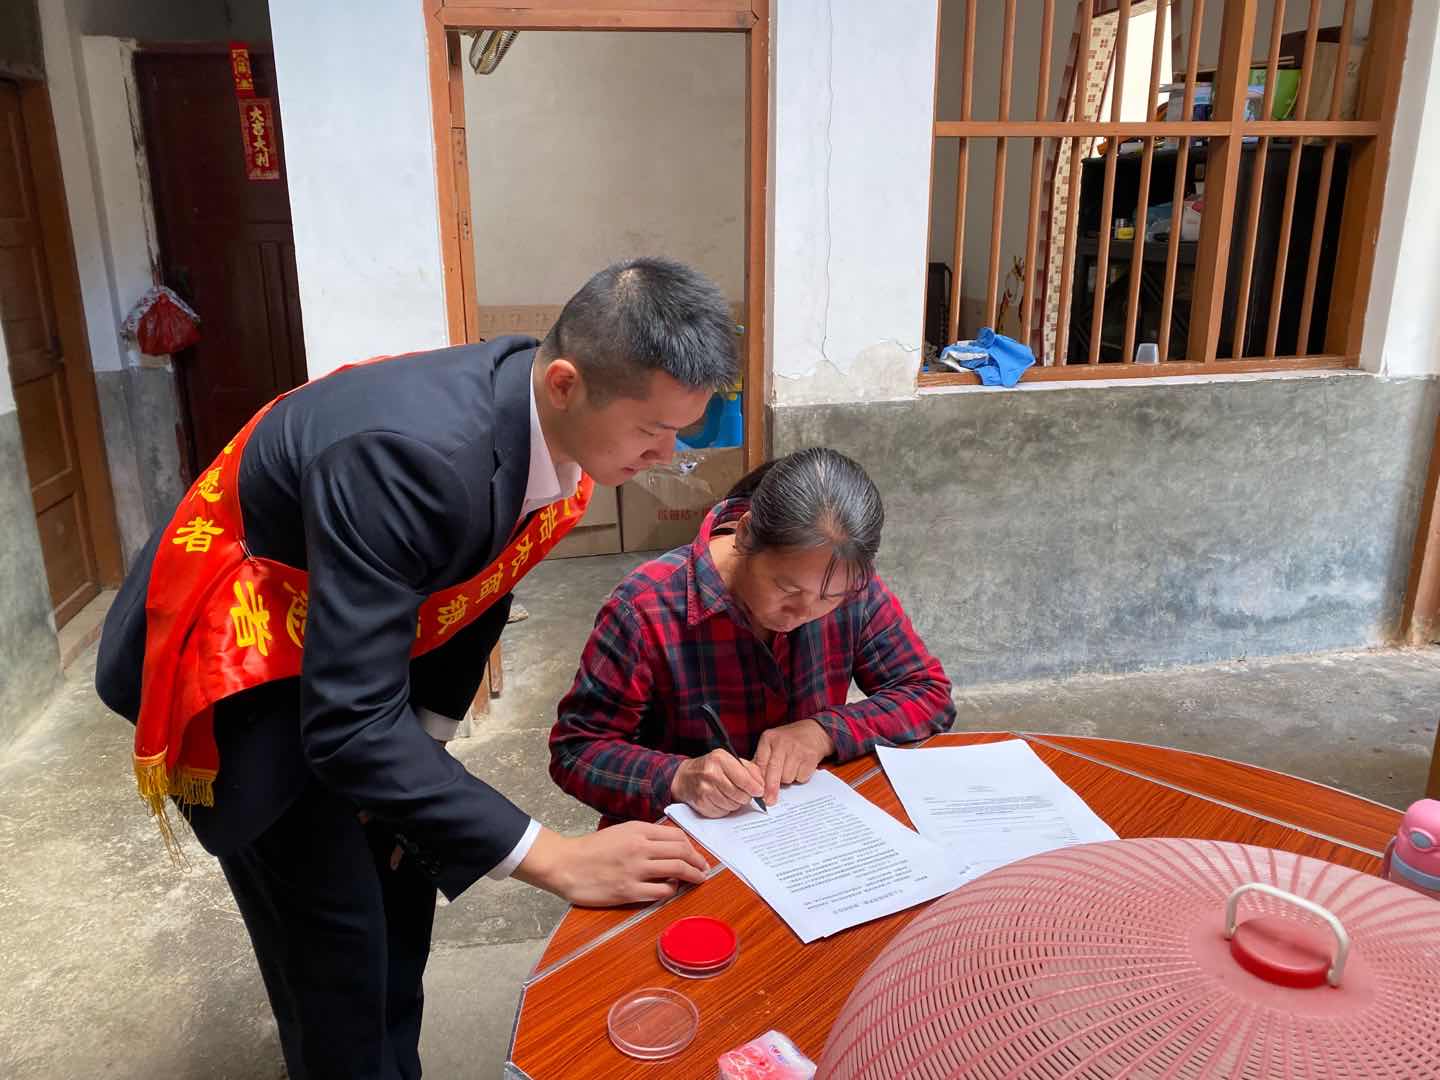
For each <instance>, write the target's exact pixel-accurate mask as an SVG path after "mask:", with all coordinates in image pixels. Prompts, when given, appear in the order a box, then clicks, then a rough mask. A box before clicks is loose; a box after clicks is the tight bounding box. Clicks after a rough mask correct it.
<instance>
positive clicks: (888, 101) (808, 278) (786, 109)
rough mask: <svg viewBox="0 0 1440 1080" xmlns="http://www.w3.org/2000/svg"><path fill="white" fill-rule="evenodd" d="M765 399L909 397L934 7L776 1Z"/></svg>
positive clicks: (919, 302) (915, 356) (922, 236)
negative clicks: (769, 378)
mask: <svg viewBox="0 0 1440 1080" xmlns="http://www.w3.org/2000/svg"><path fill="white" fill-rule="evenodd" d="M771 10H772V17H773V19H774V26H773V30H774V40H775V45H774V48H775V53H774V62H773V65H772V79H773V84H772V85H773V89H774V95H775V102H774V110H775V111H774V125H773V126H774V130H775V146H774V154H773V158H772V163H771V173H772V178H773V186H774V242H773V247H772V251H771V259H772V265H773V272H774V299H773V304H772V309H771V311H772V318H771V326H772V333H771V352H772V363H773V371H774V388H773V396H774V400H775V401H776V402H777V403H782V404H798V403H806V402H824V401H856V400H877V399H885V398H900V397H908V396H910V395H911V394H913V393H914V385H915V374H916V371H917V370H918V367H919V347H920V333H921V320H922V315H923V312H922V308H923V297H924V289H925V249H926V239H927V217H928V211H929V187H930V184H929V177H930V143H931V138H930V124H931V114H932V108H933V94H934V70H935V29H936V26H935V24H936V18H935V16H936V10H935V4H934V2H933V0H892V2H891V3H887V4H875V3H872V2H868V0H827V2H825V3H818V2H813V0H779V2H778V3H776V4H775V5H774V6H773V7H772V9H771Z"/></svg>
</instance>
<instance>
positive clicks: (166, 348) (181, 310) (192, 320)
mask: <svg viewBox="0 0 1440 1080" xmlns="http://www.w3.org/2000/svg"><path fill="white" fill-rule="evenodd" d="M122 331H123V333H124V334H125V336H126V337H128V338H129V339H130V340H132V341H133V342H135V347H136V348H138V349H139V350H140V351H141V352H143V353H146V354H147V355H149V356H169V355H170V354H172V353H177V352H180V351H181V350H182V349H188V348H189V347H190V346H191V345H194V344H195V343H196V342H198V341H199V340H200V316H199V315H197V314H195V311H194V309H192V308H191V307H190V305H189V304H187V303H185V301H184V300H181V299H180V297H178V296H176V295H175V292H174V290H172V289H167V288H166V287H165V286H164V285H157V286H155V287H154V288H153V289H151V290H150V291H149V292H147V293H146V294H145V295H144V296H142V297H141V298H140V300H139V301H138V302H137V303H136V305H135V306H134V307H133V308H132V309H131V310H130V314H129V315H128V316H126V318H125V324H124V326H123V327H122Z"/></svg>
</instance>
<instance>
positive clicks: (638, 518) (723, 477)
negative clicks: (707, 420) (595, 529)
mask: <svg viewBox="0 0 1440 1080" xmlns="http://www.w3.org/2000/svg"><path fill="white" fill-rule="evenodd" d="M686 465H690V466H693V467H691V468H689V469H688V470H687V469H686V468H685V466H686ZM744 474H745V451H744V450H743V449H742V448H741V447H738V446H729V447H724V448H722V449H718V450H694V451H688V452H686V453H682V454H677V455H676V458H675V462H674V464H673V465H672V466H670V467H667V468H664V469H652V470H650V471H649V472H647V473H642V474H641V475H640V476H637V477H636V478H635V479H634V480H629V481H627V482H626V483H624V484H622V485H621V486H620V535H621V539H622V540H623V541H624V549H625V550H626V551H669V550H670V549H671V548H677V547H681V546H683V545H685V544H688V543H690V542H691V541H692V540H694V539H695V535H696V533H698V532H699V531H700V523H701V522H702V521H704V520H705V515H706V514H708V513H709V512H710V508H711V507H712V506H714V505H715V504H716V503H717V502H719V501H720V500H721V499H723V498H724V497H725V496H726V494H727V493H729V491H730V489H731V488H732V487H733V486H734V485H735V482H736V481H737V480H739V479H740V477H742V476H743V475H744Z"/></svg>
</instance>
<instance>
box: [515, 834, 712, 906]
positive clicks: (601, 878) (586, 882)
mask: <svg viewBox="0 0 1440 1080" xmlns="http://www.w3.org/2000/svg"><path fill="white" fill-rule="evenodd" d="M705 870H706V864H705V860H704V858H702V857H701V855H700V853H699V852H698V851H696V850H695V849H694V848H693V847H692V846H691V845H690V841H689V840H687V839H686V838H685V834H684V833H682V832H681V831H680V830H679V829H676V828H672V827H670V826H666V825H651V824H648V823H646V822H643V821H627V822H625V823H624V824H622V825H613V826H611V827H610V828H608V829H601V830H599V831H598V832H593V833H589V834H588V835H586V836H573V837H572V836H560V835H558V834H556V833H553V832H551V831H550V830H549V829H543V828H542V829H541V830H540V834H539V835H538V836H536V837H535V843H534V844H533V845H532V846H531V848H530V851H529V852H528V853H527V854H526V856H525V858H524V859H523V860H522V861H521V863H520V865H519V866H517V867H516V868H515V874H514V876H515V877H517V878H519V879H520V880H521V881H523V882H525V883H526V884H527V885H535V886H537V887H539V888H541V889H544V890H546V891H547V892H552V893H554V894H555V895H556V896H559V897H561V898H563V899H565V900H568V901H569V902H570V903H572V904H575V905H577V906H580V907H611V906H613V905H615V904H635V903H646V902H649V901H652V900H663V899H665V898H666V897H668V896H673V895H675V890H676V889H677V888H678V887H679V886H678V883H679V882H689V883H690V884H692V885H696V884H699V883H700V882H701V881H703V880H705Z"/></svg>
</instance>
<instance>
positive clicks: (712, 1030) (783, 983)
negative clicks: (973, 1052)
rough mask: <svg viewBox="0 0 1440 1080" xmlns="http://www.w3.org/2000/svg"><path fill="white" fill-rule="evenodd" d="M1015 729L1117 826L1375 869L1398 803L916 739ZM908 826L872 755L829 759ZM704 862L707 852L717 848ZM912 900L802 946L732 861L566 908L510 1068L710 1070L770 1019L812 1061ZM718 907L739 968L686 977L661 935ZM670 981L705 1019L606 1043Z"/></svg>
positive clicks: (1146, 750) (598, 1073)
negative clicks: (635, 1052)
mask: <svg viewBox="0 0 1440 1080" xmlns="http://www.w3.org/2000/svg"><path fill="white" fill-rule="evenodd" d="M1012 738H1023V739H1025V740H1026V741H1028V742H1029V743H1030V745H1031V746H1032V747H1033V748H1034V749H1035V752H1036V753H1037V754H1039V756H1040V757H1041V759H1042V760H1044V761H1045V763H1046V764H1047V765H1049V766H1050V767H1051V768H1052V769H1054V770H1055V772H1056V774H1057V775H1059V777H1060V779H1061V780H1063V781H1065V783H1067V784H1069V785H1070V786H1071V787H1072V788H1073V789H1074V790H1075V791H1077V792H1078V793H1079V794H1080V795H1081V796H1082V797H1083V798H1084V799H1085V801H1086V802H1087V803H1089V804H1090V806H1091V808H1092V809H1094V810H1095V812H1096V813H1098V814H1099V815H1100V816H1101V817H1102V818H1104V819H1105V821H1106V822H1107V823H1108V824H1109V825H1110V827H1111V828H1112V829H1114V830H1115V832H1116V833H1118V834H1119V835H1120V836H1121V837H1125V838H1130V837H1140V836H1187V837H1197V838H1203V839H1211V840H1232V841H1235V842H1238V843H1243V844H1258V845H1260V846H1262V847H1271V848H1279V849H1281V850H1283V851H1294V852H1298V853H1300V854H1303V855H1311V856H1314V857H1316V858H1320V859H1326V860H1328V861H1330V862H1334V863H1339V864H1340V865H1342V866H1349V867H1353V868H1355V869H1358V870H1363V871H1366V872H1369V873H1375V872H1376V871H1378V869H1379V867H1380V857H1381V854H1382V853H1383V852H1384V850H1385V845H1386V843H1388V842H1389V840H1390V838H1391V837H1392V836H1394V835H1395V829H1396V827H1397V825H1398V824H1399V821H1400V812H1399V811H1398V810H1394V809H1392V808H1391V807H1388V806H1382V805H1381V804H1379V803H1375V802H1371V801H1369V800H1368V799H1362V798H1358V797H1357V796H1354V795H1347V794H1346V793H1344V792H1342V791H1337V790H1335V789H1334V788H1328V787H1324V786H1322V785H1320V784H1313V783H1310V782H1309V781H1307V780H1301V779H1299V778H1298V777H1294V776H1287V775H1285V774H1284V773H1277V772H1271V771H1270V770H1268V769H1261V768H1257V767H1255V766H1253V765H1242V764H1240V763H1238V762H1233V761H1226V760H1224V759H1222V758H1214V757H1207V756H1206V755H1204V754H1192V753H1188V752H1186V751H1183V750H1169V749H1165V748H1163V747H1158V746H1145V745H1142V744H1139V743H1128V742H1119V741H1115V740H1111V739H1090V738H1080V737H1075V736H1060V735H1014V734H1008V733H982V734H950V735H938V736H936V737H935V738H934V739H931V740H930V741H929V743H927V744H926V745H929V746H966V745H973V744H975V743H986V742H997V741H1000V740H1002V739H1012ZM833 771H834V772H835V773H836V775H838V776H839V777H840V778H841V779H843V780H845V781H846V782H848V783H849V784H851V786H852V787H854V788H855V789H856V790H857V791H859V792H860V793H861V794H862V795H864V796H865V797H866V798H868V799H869V800H870V801H871V802H873V803H875V804H876V805H878V806H880V807H881V808H882V809H884V810H886V811H888V812H889V813H891V814H893V815H894V816H895V817H896V818H898V819H899V820H901V821H903V822H905V823H906V824H907V825H909V824H910V819H909V818H908V817H907V816H906V814H905V811H904V810H903V809H901V807H900V802H899V800H898V799H897V798H896V796H895V791H894V789H893V788H891V786H890V782H889V781H888V780H887V779H886V778H885V774H884V773H883V772H882V771H881V770H880V768H879V766H878V764H877V762H876V760H875V758H874V757H873V756H867V757H865V758H862V759H859V760H857V761H852V762H849V763H847V764H845V765H841V766H838V767H836V768H835V769H834V770H833ZM712 863H713V860H712ZM919 910H920V908H918V907H916V908H911V909H909V910H908V911H902V912H899V913H898V914H895V915H891V916H889V917H888V918H884V919H878V920H876V921H875V922H870V923H866V924H864V925H862V926H856V927H852V928H851V929H849V930H846V931H844V932H842V933H840V934H836V935H835V936H834V937H830V938H825V939H823V940H821V941H816V942H813V943H811V944H809V945H802V944H801V943H800V940H799V939H798V938H797V937H796V936H795V935H794V933H792V932H791V930H790V929H789V927H787V926H786V925H785V924H784V923H783V922H781V920H780V918H779V917H778V916H777V915H776V914H775V913H774V912H773V911H771V910H770V908H769V907H768V906H767V905H766V904H765V902H764V901H762V900H761V899H760V898H759V897H758V896H756V895H755V894H754V893H753V892H751V891H750V889H749V888H748V887H746V886H745V885H743V884H742V883H741V882H740V881H739V880H738V879H737V878H736V877H735V875H734V874H731V873H730V872H729V871H728V870H725V869H724V868H723V867H720V866H713V867H712V870H711V876H710V877H709V879H708V880H706V881H705V883H704V884H702V885H700V886H698V887H696V888H694V889H688V890H686V891H685V892H683V893H681V894H680V895H679V896H676V897H674V898H672V899H670V900H666V901H662V902H660V903H657V904H652V905H650V906H648V907H643V908H634V907H632V908H628V909H623V908H622V909H609V910H591V909H583V908H572V909H571V910H570V912H569V913H568V914H567V915H566V916H565V918H564V919H563V920H562V921H561V923H560V925H559V926H558V927H557V928H556V930H555V933H554V934H553V935H552V936H551V938H550V942H549V944H548V945H547V946H546V949H545V952H544V954H543V955H542V956H541V957H540V961H539V963H538V964H537V965H536V968H535V971H534V973H533V974H532V975H531V977H530V978H529V979H528V980H527V981H526V983H525V986H524V989H523V990H522V991H521V997H520V1004H519V1009H518V1014H517V1016H516V1020H515V1033H514V1036H513V1038H512V1039H511V1045H510V1056H509V1061H508V1062H507V1064H506V1076H507V1077H508V1078H510V1080H522V1078H528V1080H550V1078H552V1077H554V1078H560V1077H564V1078H566V1080H586V1078H591V1077H594V1078H601V1077H607V1078H608V1077H657V1078H658V1077H684V1078H686V1080H695V1078H697V1077H710V1076H714V1075H715V1074H716V1065H715V1061H716V1058H718V1057H719V1056H720V1055H721V1054H722V1053H724V1052H725V1051H726V1050H729V1049H731V1048H733V1047H736V1046H739V1045H740V1044H742V1043H744V1042H746V1041H748V1040H749V1039H752V1038H754V1037H755V1036H756V1035H759V1034H761V1033H762V1032H764V1031H766V1030H768V1029H770V1028H777V1029H778V1030H780V1031H783V1032H784V1033H785V1034H787V1035H789V1036H790V1038H791V1039H793V1040H794V1041H795V1044H796V1045H797V1046H798V1047H799V1048H800V1049H801V1050H803V1051H804V1052H805V1053H806V1054H808V1055H809V1056H810V1057H811V1058H812V1059H813V1060H815V1061H819V1059H820V1055H821V1051H822V1050H823V1049H824V1046H825V1037H826V1035H827V1033H828V1032H829V1030H830V1025H831V1023H832V1022H833V1021H834V1019H835V1017H836V1015H837V1014H838V1013H839V1011H840V1008H841V1006H842V1005H843V1004H844V1003H845V999H846V998H847V997H849V995H850V991H851V989H852V988H853V987H854V985H855V981H856V980H857V979H858V978H859V977H860V975H861V973H863V972H864V971H865V969H866V967H867V966H869V964H870V961H871V960H873V959H874V958H875V956H876V954H877V953H878V952H879V951H880V950H881V948H882V947H884V945H885V944H886V942H888V941H889V940H890V938H891V937H892V936H893V935H894V934H895V933H896V931H898V930H899V929H900V927H902V926H904V925H905V923H906V922H908V921H909V920H910V919H911V918H913V917H914V915H915V913H916V912H917V911H919ZM701 914H703V915H716V916H719V917H720V918H723V919H726V920H728V921H729V922H730V923H731V925H733V926H734V927H735V928H736V930H737V931H738V932H739V934H740V956H739V959H738V960H737V961H736V962H735V965H734V967H732V968H730V970H728V971H726V972H725V973H724V974H723V975H720V976H718V977H716V978H713V979H701V980H693V979H684V978H681V977H679V976H677V975H673V974H671V973H670V972H669V971H667V970H666V969H665V968H663V967H661V966H660V962H659V960H658V959H656V954H655V940H656V937H657V935H658V934H659V933H660V931H661V930H663V929H664V928H665V927H666V926H667V925H669V924H670V923H671V922H672V921H673V920H675V919H677V918H680V917H682V916H685V915H701ZM645 986H666V987H672V988H674V989H677V990H680V991H681V992H683V993H684V994H686V995H687V996H688V997H689V998H690V999H691V1000H692V1001H694V1002H695V1004H696V1005H697V1006H698V1007H699V1009H700V1030H699V1032H698V1034H697V1035H696V1037H695V1041H694V1042H693V1043H691V1045H690V1046H689V1047H688V1048H687V1049H686V1050H685V1051H683V1052H682V1053H680V1054H678V1055H676V1056H675V1057H673V1058H670V1059H668V1060H666V1061H662V1062H640V1061H635V1060H633V1059H631V1058H628V1057H626V1056H624V1055H623V1054H621V1053H620V1051H618V1050H616V1049H615V1047H614V1046H613V1045H611V1043H610V1040H609V1037H608V1036H607V1034H606V1028H605V1017H606V1013H607V1012H608V1011H609V1008H610V1005H611V1003H612V1002H614V1000H615V999H616V998H617V997H619V996H620V995H621V994H623V993H625V992H626V991H628V990H634V989H639V988H640V987H645Z"/></svg>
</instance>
